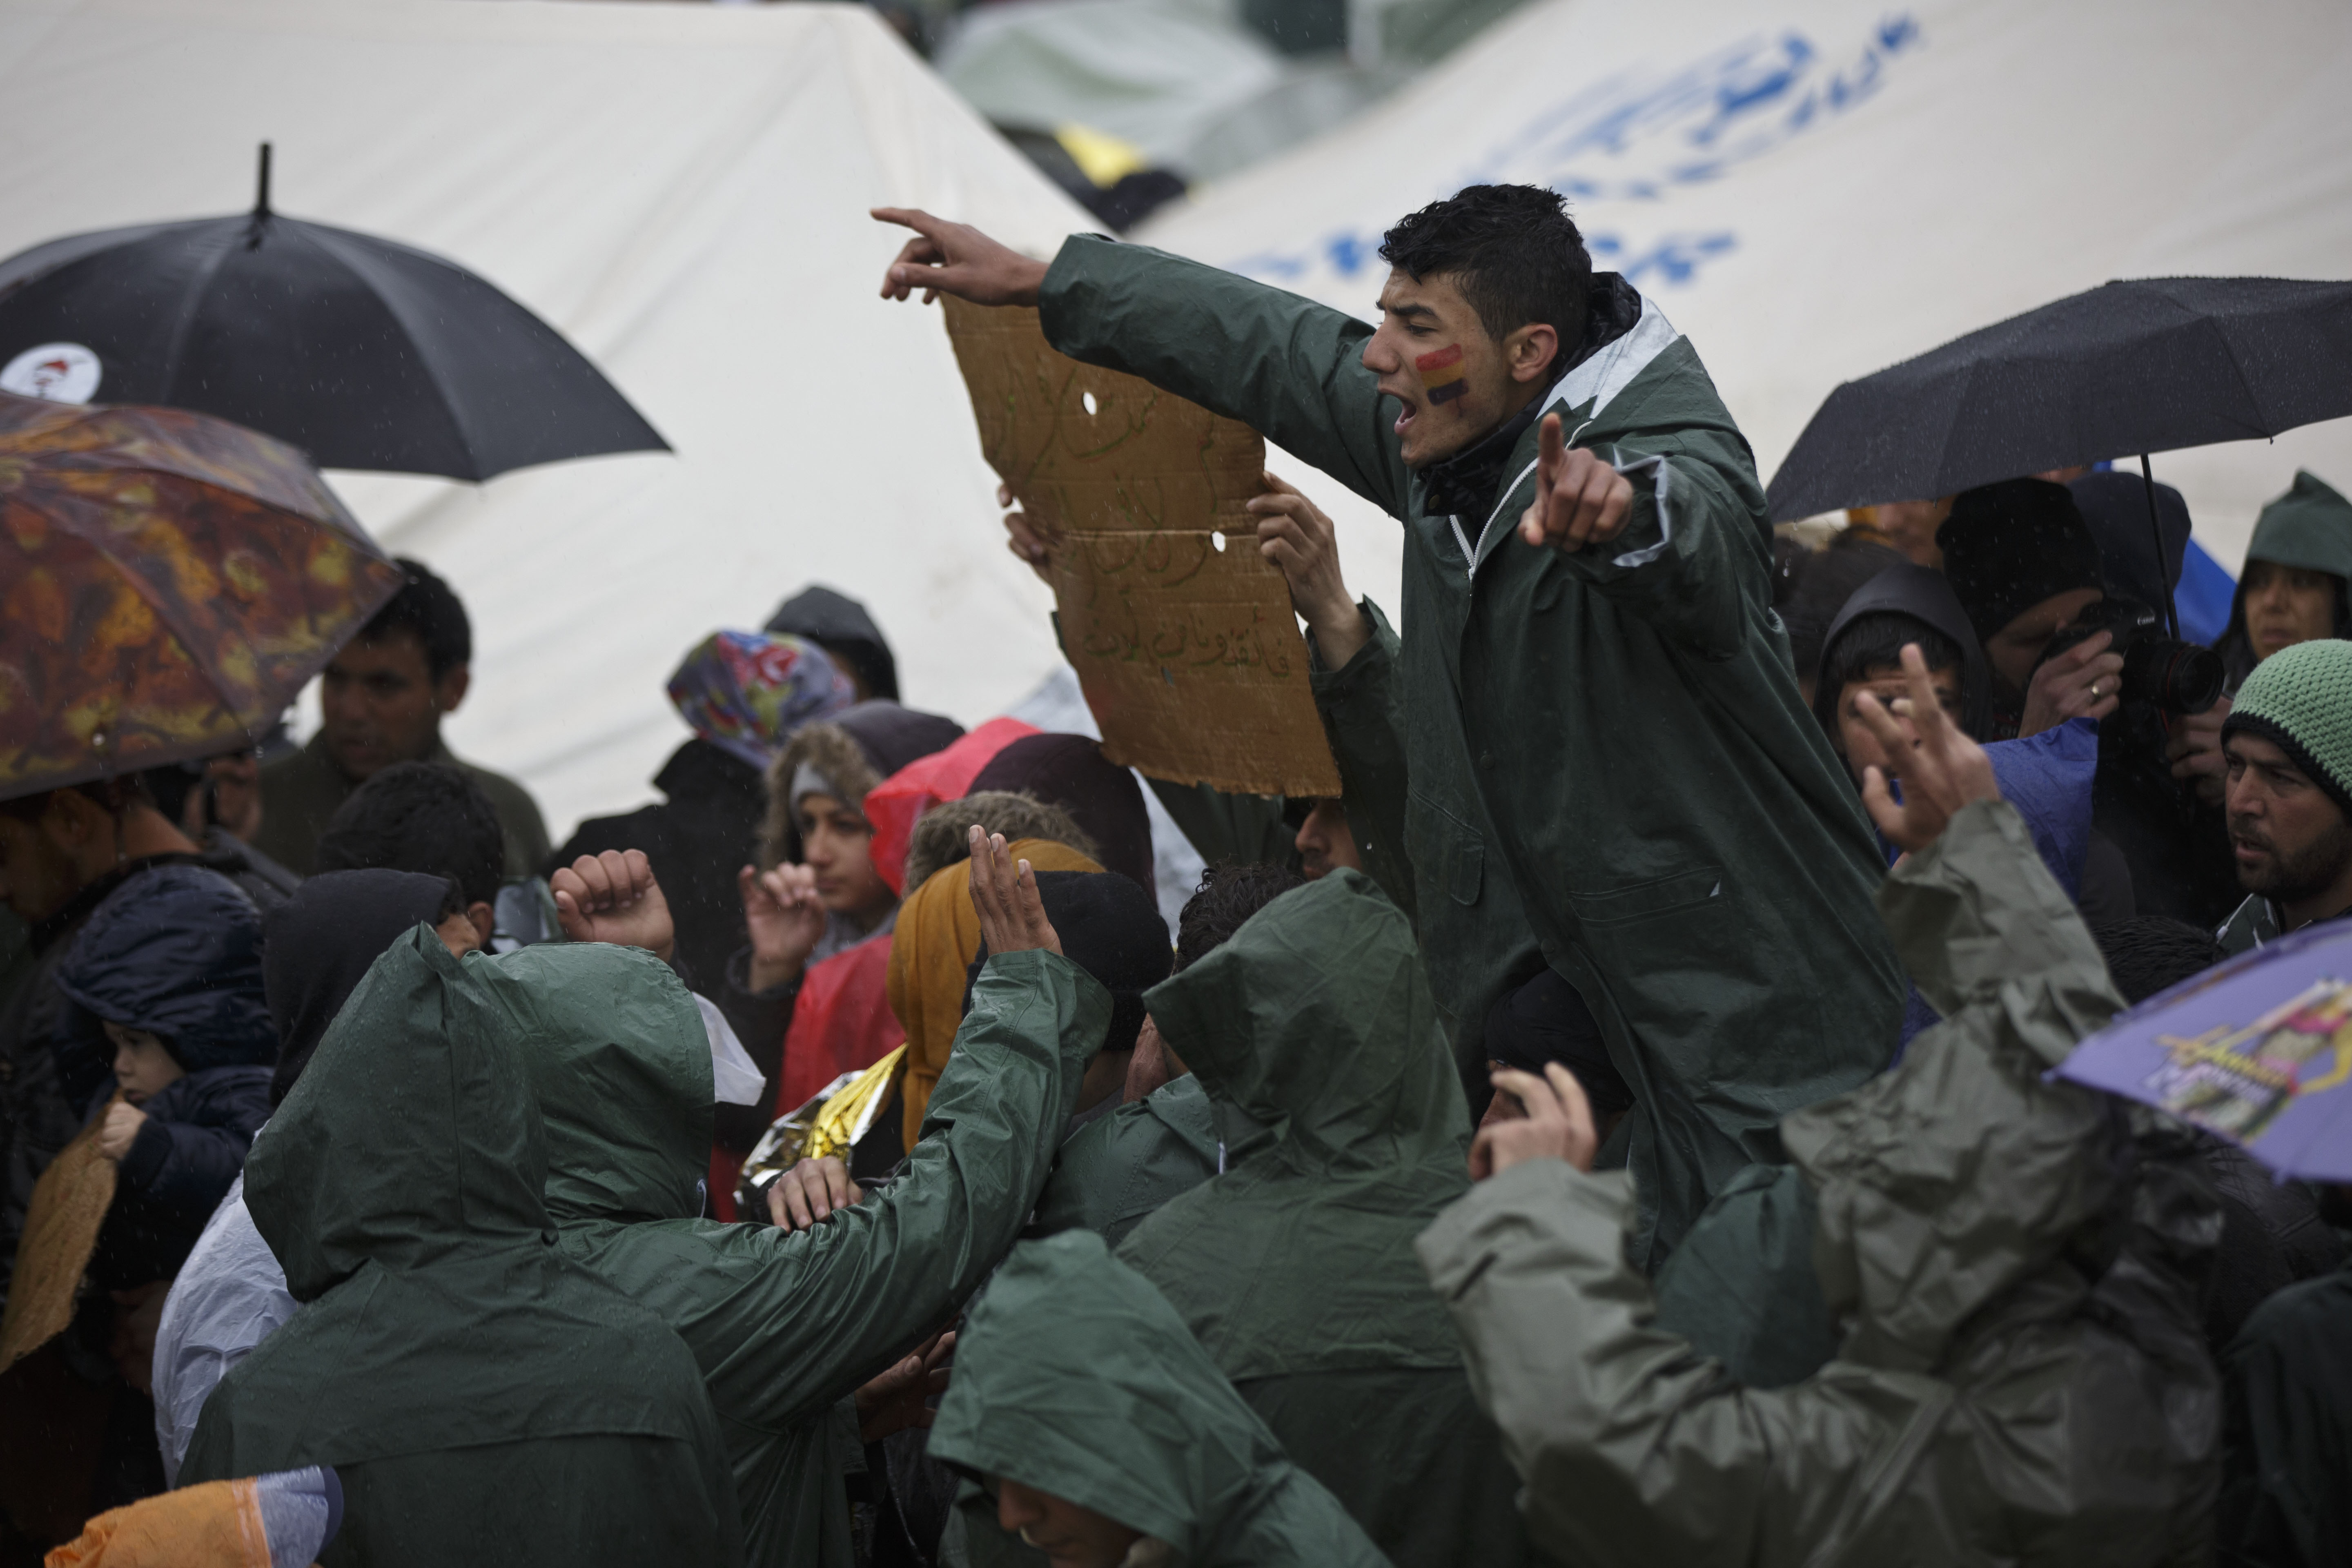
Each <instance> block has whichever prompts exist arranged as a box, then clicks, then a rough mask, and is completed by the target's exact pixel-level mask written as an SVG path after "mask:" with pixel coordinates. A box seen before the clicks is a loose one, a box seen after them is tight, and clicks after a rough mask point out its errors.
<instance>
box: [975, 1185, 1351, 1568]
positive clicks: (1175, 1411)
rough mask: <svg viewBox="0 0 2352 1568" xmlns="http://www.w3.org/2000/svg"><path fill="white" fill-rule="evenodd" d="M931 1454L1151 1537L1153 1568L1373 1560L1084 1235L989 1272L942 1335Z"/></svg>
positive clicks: (1344, 1520) (1141, 1287) (1026, 1251)
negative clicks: (948, 1370) (950, 1365)
mask: <svg viewBox="0 0 2352 1568" xmlns="http://www.w3.org/2000/svg"><path fill="white" fill-rule="evenodd" d="M930 1453H931V1457H932V1458H936V1459H939V1460H940V1461H942V1462H943V1463H946V1464H949V1465H953V1466H955V1467H956V1468H960V1469H962V1470H964V1471H966V1472H968V1473H970V1474H972V1475H975V1476H982V1477H987V1478H989V1479H997V1478H1002V1477H1010V1478H1011V1479H1013V1480H1016V1481H1019V1482H1021V1483H1022V1484H1023V1485H1024V1486H1029V1487H1034V1488H1035V1489H1038V1490H1039V1491H1043V1492H1047V1493H1050V1494H1051V1495H1053V1496H1055V1497H1057V1498H1061V1499H1063V1500H1065V1501H1068V1502H1074V1503H1076V1504H1077V1505H1078V1506H1079V1507H1081V1508H1087V1509H1092V1510H1094V1511H1095V1512H1097V1513H1099V1514H1102V1515H1104V1516H1105V1517H1107V1518H1109V1519H1113V1520H1116V1521H1118V1522H1119V1523H1121V1524H1124V1525H1126V1526H1127V1527H1128V1528H1129V1529H1130V1530H1139V1531H1142V1532H1143V1533H1144V1534H1145V1535H1146V1536H1148V1537H1150V1538H1151V1539H1153V1540H1156V1541H1161V1542H1166V1543H1167V1544H1168V1545H1169V1546H1170V1547H1171V1548H1173V1549H1174V1556H1173V1559H1172V1561H1171V1563H1170V1564H1169V1568H1278V1565H1291V1564H1296V1565H1297V1568H1378V1565H1380V1564H1383V1563H1386V1562H1387V1561H1388V1560H1387V1559H1386V1558H1384V1557H1382V1556H1381V1554H1380V1552H1379V1551H1378V1550H1377V1549H1376V1548H1375V1547H1374V1546H1373V1545H1372V1543H1371V1542H1370V1541H1368V1540H1366V1539H1365V1538H1364V1532H1363V1531H1361V1530H1360V1529H1359V1528H1357V1525H1356V1523H1355V1521H1353V1520H1351V1519H1349V1517H1348V1514H1347V1511H1346V1510H1343V1509H1342V1508H1340V1506H1339V1503H1338V1501H1337V1500H1334V1499H1333V1498H1332V1496H1331V1494H1330V1493H1329V1492H1328V1491H1326V1490H1324V1489H1323V1488H1322V1487H1321V1486H1319V1485H1318V1484H1317V1483H1316V1481H1315V1479H1314V1478H1313V1477H1311V1476H1309V1475H1307V1473H1306V1472H1305V1471H1304V1470H1302V1469H1300V1468H1298V1467H1297V1465H1295V1464H1293V1463H1292V1462H1291V1461H1290V1460H1289V1459H1288V1458H1286V1457H1285V1456H1284V1454H1283V1451H1282V1446H1281V1445H1280V1444H1279V1443H1277V1442H1276V1441H1275V1438H1274V1435H1273V1434H1272V1433H1270V1432H1268V1431H1267V1430H1266V1429H1265V1423H1263V1422H1261V1421H1260V1420H1259V1419H1258V1418H1257V1417H1256V1416H1255V1415H1253V1414H1251V1412H1250V1408H1249V1406H1248V1405H1244V1404H1243V1403H1242V1401H1241V1400H1240V1399H1239V1398H1237V1397H1235V1395H1234V1391H1233V1389H1232V1387H1231V1386H1230V1385H1229V1384H1227V1383H1226V1382H1225V1380H1224V1377H1223V1374H1221V1373H1219V1372H1218V1371H1217V1368H1216V1366H1215V1365H1214V1364H1213V1363H1212V1362H1211V1361H1210V1360H1209V1358H1208V1356H1207V1355H1206V1354H1204V1353H1203V1352H1202V1349H1201V1347H1200V1346H1199V1345H1198V1344H1196V1343H1195V1342H1193V1340H1192V1335H1191V1334H1190V1333H1188V1332H1186V1331H1185V1328H1184V1324H1183V1322H1182V1321H1181V1320H1180V1319H1179V1318H1178V1317H1177V1315H1176V1314H1175V1312H1173V1311H1172V1310H1170V1308H1169V1305H1168V1303H1167V1302H1166V1301H1164V1300H1161V1299H1160V1295H1159V1293H1158V1292H1157V1291H1155V1290H1154V1289H1152V1288H1151V1286H1150V1284H1149V1283H1148V1282H1147V1281H1145V1280H1144V1279H1141V1278H1140V1277H1139V1276H1138V1275H1137V1274H1136V1273H1135V1272H1134V1271H1133V1270H1132V1269H1129V1268H1125V1267H1123V1266H1122V1265H1120V1264H1119V1263H1118V1260H1116V1259H1115V1258H1111V1257H1110V1256H1109V1255H1108V1254H1107V1253H1105V1252H1104V1250H1103V1244H1102V1238H1101V1237H1098V1236H1096V1235H1095V1234H1094V1233H1093V1232H1092V1231H1086V1230H1076V1231H1070V1232H1067V1233H1066V1234H1064V1235H1061V1236H1056V1237H1052V1238H1050V1239H1048V1240H1045V1241H1024V1242H1023V1243H1022V1244H1021V1245H1020V1246H1019V1247H1014V1248H1013V1255H1012V1256H1011V1257H1010V1258H1007V1259H1006V1260H1005V1263H1004V1267H1003V1268H1000V1269H999V1270H997V1273H996V1278H995V1279H992V1280H991V1281H990V1282H989V1286H988V1289H986V1290H985V1291H983V1292H982V1294H981V1297H980V1300H978V1301H977V1302H975V1303H974V1304H973V1306H972V1309H971V1315H970V1316H969V1317H968V1318H966V1319H965V1321H964V1326H963V1330H962V1331H961V1333H960V1334H959V1335H958V1336H957V1340H956V1355H955V1371H954V1373H953V1374H952V1376H951V1379H950V1383H949V1385H948V1393H947V1397H946V1398H945V1399H943V1400H941V1401H940V1410H939V1420H938V1424H937V1425H936V1426H933V1427H932V1428H931V1436H930ZM990 1517H991V1519H992V1518H993V1510H990ZM1033 1555H1034V1554H1033Z"/></svg>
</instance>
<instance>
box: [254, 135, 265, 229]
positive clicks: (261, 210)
mask: <svg viewBox="0 0 2352 1568" xmlns="http://www.w3.org/2000/svg"><path fill="white" fill-rule="evenodd" d="M253 216H256V217H268V216H269V143H268V142H263V143H262V144H261V184H260V188H259V189H258V190H257V192H256V193H255V195H254V198H253Z"/></svg>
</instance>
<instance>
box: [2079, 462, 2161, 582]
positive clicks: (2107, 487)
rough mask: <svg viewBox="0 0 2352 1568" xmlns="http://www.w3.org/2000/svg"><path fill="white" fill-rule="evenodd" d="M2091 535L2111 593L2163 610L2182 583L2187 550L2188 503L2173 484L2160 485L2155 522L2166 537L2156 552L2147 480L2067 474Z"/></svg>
mask: <svg viewBox="0 0 2352 1568" xmlns="http://www.w3.org/2000/svg"><path fill="white" fill-rule="evenodd" d="M2066 489H2068V490H2069V491H2071V492H2072V493H2073V495H2074V505H2075V506H2076V507H2077V508H2078V509H2079V510H2081V511H2082V513H2083V521H2084V522H2085V523H2088V524H2089V525H2090V529H2091V537H2092V539H2093V540H2095V541H2096V542H2097V543H2098V546H2099V585H2100V586H2101V587H2103V588H2105V590H2106V593H2107V596H2108V597H2109V598H2111V599H2114V598H2123V599H2130V600H2132V601H2133V602H2135V603H2137V604H2142V605H2147V607H2148V608H2150V609H2152V610H2157V611H2159V612H2160V611H2162V610H2163V608H2164V600H2165V596H2166V595H2168V593H2170V592H2171V591H2172V590H2174V589H2176V588H2178V587H2179V585H2180V564H2181V562H2182V560H2183V559H2184V558H2185V557H2186V556H2187V555H2188V553H2189V503H2188V502H2187V501H2186V500H2182V499H2181V495H2180V492H2179V490H2177V489H2173V488H2172V487H2171V486H2170V485H2158V486H2157V487H2156V519H2157V527H2158V530H2159V531H2161V532H2162V534H2163V537H2164V554H2163V559H2162V560H2160V561H2159V560H2158V557H2157V542H2156V534H2155V533H2152V532H2151V531H2149V529H2148V522H2147V481H2146V480H2145V479H2141V478H2140V477H2139V476H2138V475H2137V474H2128V473H2122V472H2116V473H2105V474H2084V476H2083V477H2082V478H2081V479H2073V480H2069V481H2068V483H2067V485H2066Z"/></svg>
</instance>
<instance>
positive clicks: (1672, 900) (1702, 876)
mask: <svg viewBox="0 0 2352 1568" xmlns="http://www.w3.org/2000/svg"><path fill="white" fill-rule="evenodd" d="M1722 896H1723V872H1722V871H1721V870H1720V869H1719V868H1716V867H1713V866H1701V867H1698V868H1696V869H1693V870H1689V871H1677V872H1675V874H1674V875H1673V876H1670V877H1660V878H1658V879H1656V880H1654V881H1650V882H1637V883H1635V884H1634V885H1633V886H1632V887H1630V888H1617V889H1612V890H1611V891H1609V892H1605V893H1579V892H1575V891H1570V894H1569V895H1568V901H1569V904H1570V907H1571V908H1572V909H1574V910H1575V911H1576V921H1577V923H1578V924H1579V925H1582V926H1596V925H1599V926H1622V925H1630V924H1631V923H1633V921H1646V920H1654V919H1656V918H1657V917H1658V916H1660V915H1669V914H1672V913H1674V912H1675V910H1683V909H1688V908H1690V907H1691V906H1692V905H1694V904H1704V903H1706V901H1707V900H1710V899H1718V898H1721V897H1722Z"/></svg>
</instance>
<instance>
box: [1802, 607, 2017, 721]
mask: <svg viewBox="0 0 2352 1568" xmlns="http://www.w3.org/2000/svg"><path fill="white" fill-rule="evenodd" d="M1873 615H1899V616H1910V617H1911V618H1912V619H1913V620H1915V621H1924V622H1926V623H1927V625H1928V626H1933V627H1935V628H1936V630H1937V631H1939V632H1941V633H1943V634H1944V636H1946V637H1949V638H1951V639H1952V641H1953V642H1955V643H1957V644H1958V645H1959V648H1960V728H1961V729H1963V730H1965V731H1968V732H1969V734H1970V735H1971V736H1973V737H1975V738H1976V739H1977V740H1979V741H1981V740H1985V739H1987V738H1988V737H1989V733H1990V724H1991V721H1992V678H1991V675H1990V671H1989V670H1988V668H1987V667H1986V665H1985V657H1984V646H1983V645H1982V644H1981V643H1979V641H1978V640H1977V634H1976V628H1975V627H1974V626H1970V625H1969V616H1968V612H1967V611H1965V610H1963V609H1961V608H1960V601H1959V597H1958V595H1956V594H1954V593H1953V592H1952V585H1951V584H1950V583H1949V582H1948V581H1946V580H1945V577H1944V574H1942V573H1941V572H1938V571H1937V570H1936V569H1935V568H1934V567H1932V566H1912V565H1902V566H1890V567H1888V568H1887V569H1886V570H1885V571H1884V572H1881V573H1880V574H1878V575H1877V576H1875V577H1873V578H1872V579H1871V580H1870V581H1869V582H1867V583H1864V584H1863V585H1862V586H1861V587H1859V588H1856V589H1855V590H1854V591H1853V595H1851V596H1849V597H1848V598H1847V600H1846V602H1845V605H1844V607H1843V608H1842V609H1840V610H1839V611H1838V613H1837V615H1836V616H1835V618H1833V619H1832V621H1831V622H1830V629H1829V633H1828V635H1827V636H1825V637H1822V668H1828V666H1829V662H1830V655H1831V654H1832V652H1833V651H1834V650H1835V649H1836V647H1837V641H1838V637H1840V635H1841V634H1843V632H1844V631H1845V629H1846V627H1848V626H1852V625H1853V623H1854V622H1856V621H1858V620H1860V619H1861V618H1862V617H1863V616H1873ZM1840 695H1841V693H1839V692H1836V691H1832V690H1829V689H1827V688H1826V687H1824V688H1822V689H1818V690H1816V691H1815V692H1814V693H1813V716H1814V717H1815V718H1817V719H1819V720H1820V721H1822V728H1823V729H1824V730H1826V731H1829V733H1830V734H1831V736H1832V743H1834V737H1835V736H1836V734H1837V700H1838V698H1839V696H1840Z"/></svg>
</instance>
